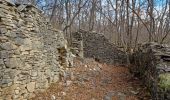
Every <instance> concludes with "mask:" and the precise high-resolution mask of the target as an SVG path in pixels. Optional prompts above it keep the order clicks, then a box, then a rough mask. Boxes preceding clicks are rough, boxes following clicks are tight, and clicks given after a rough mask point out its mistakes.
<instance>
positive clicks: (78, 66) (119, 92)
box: [33, 59, 150, 100]
mask: <svg viewBox="0 0 170 100" xmlns="http://www.w3.org/2000/svg"><path fill="white" fill-rule="evenodd" d="M74 66H75V67H74V68H72V70H71V71H73V73H74V77H72V78H70V79H66V80H63V81H62V82H58V83H55V84H53V85H51V87H49V88H48V89H47V90H46V91H45V92H41V93H36V94H35V98H33V100H150V99H149V98H150V97H149V93H148V92H147V90H146V88H145V87H144V86H143V85H142V83H141V82H140V81H139V79H137V78H136V77H133V75H132V74H130V73H129V70H128V68H127V67H126V66H113V65H106V64H101V63H98V62H96V61H95V60H93V59H85V60H84V61H80V60H78V59H75V61H74Z"/></svg>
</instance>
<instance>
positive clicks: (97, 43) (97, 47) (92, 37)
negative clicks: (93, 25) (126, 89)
mask: <svg viewBox="0 0 170 100" xmlns="http://www.w3.org/2000/svg"><path fill="white" fill-rule="evenodd" d="M74 34H81V35H82V39H83V40H81V39H79V37H80V36H75V38H77V40H80V41H83V43H82V44H83V50H84V51H83V54H84V57H87V58H94V59H96V60H97V61H99V62H101V63H107V64H125V63H126V60H127V59H126V55H125V53H124V52H122V51H120V50H118V49H117V48H116V47H115V46H114V45H113V44H112V43H110V42H109V40H108V39H106V38H105V36H104V35H102V34H98V33H95V32H88V31H84V30H80V31H79V32H77V33H73V36H74ZM79 45H81V44H80V43H79Z"/></svg>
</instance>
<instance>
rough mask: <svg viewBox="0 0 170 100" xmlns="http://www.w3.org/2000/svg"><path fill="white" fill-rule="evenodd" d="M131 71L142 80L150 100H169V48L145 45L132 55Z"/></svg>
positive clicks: (152, 44)
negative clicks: (149, 94) (150, 96)
mask: <svg viewBox="0 0 170 100" xmlns="http://www.w3.org/2000/svg"><path fill="white" fill-rule="evenodd" d="M131 62H132V64H134V65H135V66H134V67H132V69H131V71H132V72H133V73H134V74H135V75H137V76H139V77H140V78H142V79H143V82H144V83H145V85H146V86H147V87H148V89H149V90H150V92H151V95H152V100H170V46H168V45H165V44H158V43H146V44H143V45H141V46H140V47H139V49H138V51H136V52H135V53H134V54H133V55H132V59H131Z"/></svg>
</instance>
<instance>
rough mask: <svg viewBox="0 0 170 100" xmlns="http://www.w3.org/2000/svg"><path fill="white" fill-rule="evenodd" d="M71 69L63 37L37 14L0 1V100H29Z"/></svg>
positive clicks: (35, 10) (24, 6) (19, 6)
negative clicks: (36, 92)
mask: <svg viewBox="0 0 170 100" xmlns="http://www.w3.org/2000/svg"><path fill="white" fill-rule="evenodd" d="M61 50H62V51H63V52H61ZM71 65H72V57H71V56H70V52H69V49H68V48H67V42H66V40H65V39H64V36H63V33H62V32H60V31H57V30H54V29H53V28H52V27H51V26H49V24H47V21H46V18H45V17H44V16H43V15H42V14H41V11H40V10H38V9H37V8H36V7H34V6H32V5H19V4H17V5H14V4H12V3H11V2H9V1H7V0H3V1H0V99H3V100H4V99H6V100H11V99H16V100H23V99H29V98H31V97H32V96H33V94H34V92H35V91H38V90H44V89H46V88H47V87H48V86H49V85H50V83H53V82H57V81H58V80H59V78H60V77H59V76H60V74H62V73H64V72H65V71H67V68H68V67H69V66H71Z"/></svg>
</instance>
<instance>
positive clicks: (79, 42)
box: [71, 32, 84, 58]
mask: <svg viewBox="0 0 170 100" xmlns="http://www.w3.org/2000/svg"><path fill="white" fill-rule="evenodd" d="M71 44H72V45H71V47H72V52H73V54H74V55H76V56H78V57H80V58H83V57H84V56H83V36H82V33H81V32H74V33H72V43H71Z"/></svg>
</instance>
